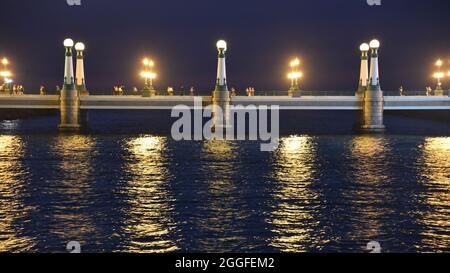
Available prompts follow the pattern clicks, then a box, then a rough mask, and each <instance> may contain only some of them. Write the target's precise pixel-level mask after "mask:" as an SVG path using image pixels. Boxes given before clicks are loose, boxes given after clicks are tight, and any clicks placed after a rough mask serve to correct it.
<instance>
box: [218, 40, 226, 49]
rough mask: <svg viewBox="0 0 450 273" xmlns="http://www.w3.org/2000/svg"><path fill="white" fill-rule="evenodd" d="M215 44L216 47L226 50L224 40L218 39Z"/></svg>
mask: <svg viewBox="0 0 450 273" xmlns="http://www.w3.org/2000/svg"><path fill="white" fill-rule="evenodd" d="M216 45H217V48H218V49H223V50H227V42H225V41H224V40H220V41H218V42H217V44H216Z"/></svg>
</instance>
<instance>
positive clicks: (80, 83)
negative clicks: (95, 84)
mask: <svg viewBox="0 0 450 273" xmlns="http://www.w3.org/2000/svg"><path fill="white" fill-rule="evenodd" d="M84 49H85V46H84V44H83V43H76V44H75V50H76V51H77V71H76V78H75V85H76V88H77V90H78V91H79V92H80V95H82V96H83V95H89V92H88V91H87V89H86V81H85V78H84V55H83V52H84Z"/></svg>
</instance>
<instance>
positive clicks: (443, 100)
mask: <svg viewBox="0 0 450 273" xmlns="http://www.w3.org/2000/svg"><path fill="white" fill-rule="evenodd" d="M64 46H65V49H66V60H65V74H64V75H65V77H64V86H63V89H62V90H61V94H60V95H20V96H13V95H5V94H3V95H0V109H55V110H59V112H60V119H61V120H60V125H59V129H60V130H61V131H77V130H79V129H80V127H81V124H83V123H84V122H85V121H84V122H82V121H81V116H82V115H81V111H86V110H159V109H161V110H164V109H169V110H170V109H172V108H173V107H174V106H177V105H185V106H188V107H191V108H193V107H195V105H196V104H195V102H196V100H197V101H198V99H201V100H202V102H203V104H202V105H203V106H206V105H214V106H219V107H222V109H228V108H229V106H231V105H235V106H237V105H242V106H249V105H254V106H263V105H264V106H271V105H276V106H279V108H280V109H281V110H332V111H345V110H360V111H361V115H362V118H361V120H362V123H361V129H362V130H364V131H366V132H369V133H371V132H373V133H377V132H380V131H383V130H384V124H383V112H384V111H385V110H402V111H405V110H450V96H446V95H444V92H443V90H436V92H435V95H434V96H420V95H419V96H417V95H416V96H384V95H383V91H382V90H381V86H380V79H379V76H378V75H379V71H378V69H379V68H378V48H379V46H380V44H379V42H378V41H377V40H374V41H372V42H371V44H370V45H368V44H363V45H361V48H360V49H361V52H362V55H361V74H360V81H359V87H358V90H356V92H354V94H355V95H353V96H348V95H347V96H331V95H330V96H314V95H311V94H314V93H315V92H314V91H302V90H300V89H299V88H297V87H296V86H294V87H293V88H291V89H290V90H289V92H288V94H287V95H280V96H231V94H230V92H229V91H228V87H227V81H226V66H225V53H226V51H227V48H226V43H225V42H224V41H219V43H218V45H217V46H218V51H219V57H218V71H217V80H216V88H215V90H214V91H213V92H212V95H211V96H158V95H156V92H155V90H154V89H153V88H150V87H149V86H147V85H146V88H145V89H144V92H143V96H135V95H134V96H106V95H102V96H99V95H89V92H87V89H86V86H85V78H84V65H83V53H82V51H83V50H84V45H83V46H78V47H77V46H76V49H77V75H76V78H75V77H74V75H73V74H74V73H73V63H72V62H73V60H72V47H73V41H71V40H70V39H67V40H66V41H65V42H64ZM369 51H370V58H371V63H370V74H369V61H368V59H369ZM146 91H147V92H146ZM279 93H280V94H282V93H283V92H279ZM305 94H307V95H305ZM213 109H214V108H213ZM215 118H217V117H215ZM220 118H222V119H223V120H227V119H228V118H229V113H227V111H224V116H223V117H220Z"/></svg>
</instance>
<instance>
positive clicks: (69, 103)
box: [58, 39, 81, 132]
mask: <svg viewBox="0 0 450 273" xmlns="http://www.w3.org/2000/svg"><path fill="white" fill-rule="evenodd" d="M64 47H65V48H66V61H65V69H64V85H63V88H62V90H61V95H60V123H59V126H58V128H59V130H60V131H61V132H76V131H79V130H80V127H81V126H80V96H79V91H78V90H77V89H76V87H75V82H74V73H73V56H72V47H73V41H72V40H71V39H66V40H65V41H64Z"/></svg>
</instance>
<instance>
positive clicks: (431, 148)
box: [0, 135, 450, 252]
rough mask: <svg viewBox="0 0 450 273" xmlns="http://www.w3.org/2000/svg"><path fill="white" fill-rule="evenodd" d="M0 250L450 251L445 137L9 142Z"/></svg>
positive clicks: (0, 187)
mask: <svg viewBox="0 0 450 273" xmlns="http://www.w3.org/2000/svg"><path fill="white" fill-rule="evenodd" d="M0 218H1V219H2V221H0V252H5V251H13V252H33V251H42V252H64V251H65V245H66V243H67V242H68V241H72V240H76V241H80V242H81V244H82V250H83V251H86V252H101V251H126V252H173V251H195V252H239V251H247V252H248V251H257V252H266V251H270V252H271V251H282V252H304V251H319V252H320V251H326V252H328V251H331V252H333V251H357V252H362V251H364V247H365V244H366V243H367V242H368V241H371V240H378V241H380V242H381V244H382V247H383V249H384V250H385V251H403V252H405V251H406V252H414V251H421V252H429V251H449V250H450V138H445V137H419V136H388V135H385V136H306V135H305V136H290V137H285V138H282V140H281V145H280V147H279V149H278V150H277V151H275V152H273V153H261V152H259V144H258V143H249V142H221V141H205V142H174V141H171V140H169V138H168V137H165V136H154V135H142V136H122V135H92V136H91V135H81V136H70V135H28V136H20V135H18V136H11V135H0Z"/></svg>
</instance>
